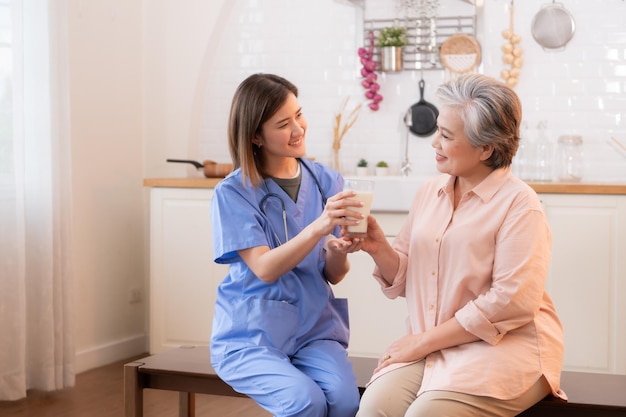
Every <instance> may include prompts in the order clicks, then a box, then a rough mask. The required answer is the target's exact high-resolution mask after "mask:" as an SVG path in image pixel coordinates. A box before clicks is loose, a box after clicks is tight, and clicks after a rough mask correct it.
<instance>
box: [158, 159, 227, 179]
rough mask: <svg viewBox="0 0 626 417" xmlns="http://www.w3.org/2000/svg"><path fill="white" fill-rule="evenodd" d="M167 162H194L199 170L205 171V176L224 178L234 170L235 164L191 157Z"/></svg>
mask: <svg viewBox="0 0 626 417" xmlns="http://www.w3.org/2000/svg"><path fill="white" fill-rule="evenodd" d="M167 162H180V163H184V164H192V165H193V166H195V167H196V168H198V169H199V170H200V169H201V170H202V171H203V172H204V176H205V177H207V178H224V177H225V176H226V175H228V174H229V173H230V172H231V171H232V170H233V164H218V163H217V162H214V161H204V163H200V162H198V161H192V160H189V159H168V160H167Z"/></svg>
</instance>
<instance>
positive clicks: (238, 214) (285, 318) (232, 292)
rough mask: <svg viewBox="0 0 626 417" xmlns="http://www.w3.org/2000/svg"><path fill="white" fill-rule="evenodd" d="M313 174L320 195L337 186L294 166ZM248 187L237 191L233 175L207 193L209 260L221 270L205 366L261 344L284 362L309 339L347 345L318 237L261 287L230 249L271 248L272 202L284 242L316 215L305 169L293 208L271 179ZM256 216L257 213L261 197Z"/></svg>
mask: <svg viewBox="0 0 626 417" xmlns="http://www.w3.org/2000/svg"><path fill="white" fill-rule="evenodd" d="M301 163H303V164H308V165H307V166H308V167H310V168H311V170H312V171H313V172H314V173H315V175H316V176H317V178H318V181H319V183H320V184H321V187H322V189H323V190H324V193H325V195H326V196H328V197H330V196H333V195H335V194H336V193H337V192H339V191H340V190H341V189H342V187H343V178H342V177H341V175H340V174H339V173H338V172H336V171H334V170H331V169H329V168H327V167H325V166H323V165H321V164H319V163H315V162H311V161H307V160H302V161H301ZM266 184H267V188H266V187H265V186H264V185H261V186H260V187H259V188H253V187H252V186H250V185H246V186H244V185H243V182H242V178H241V170H240V169H237V170H235V171H234V172H233V173H231V174H230V175H229V176H228V177H227V178H225V179H224V180H223V181H221V182H220V183H219V184H218V185H217V186H216V188H215V193H214V195H213V199H212V201H211V222H212V226H213V245H214V261H215V262H217V263H222V264H229V265H230V266H229V273H228V275H227V276H226V277H225V278H224V280H223V281H222V282H221V283H220V285H219V286H218V291H217V300H216V304H215V312H214V318H213V330H212V336H211V360H212V362H213V363H219V362H220V361H221V360H222V359H223V358H224V356H226V355H227V354H228V353H229V352H231V351H237V350H240V349H243V348H246V347H257V346H267V347H270V348H273V349H278V350H280V351H282V352H284V353H285V354H287V355H288V356H289V355H291V354H293V353H295V352H296V351H297V350H298V349H299V347H300V346H303V345H305V344H307V343H308V342H309V341H311V340H315V339H330V340H336V341H338V342H340V343H341V344H342V345H344V346H346V347H347V344H348V337H349V330H348V308H347V300H345V299H337V298H335V296H334V294H333V292H332V289H331V287H330V285H329V283H328V282H327V281H326V279H325V277H324V274H323V270H324V264H325V251H324V249H323V243H324V239H321V240H320V242H318V244H317V245H316V247H315V248H314V249H313V250H312V251H311V252H310V253H309V254H308V255H307V256H306V258H304V259H303V260H302V261H301V262H300V263H299V264H298V265H297V266H296V267H295V268H294V269H292V270H291V271H289V272H288V273H286V274H285V275H283V276H281V277H280V278H279V279H278V280H277V281H276V282H274V283H272V284H268V283H266V282H263V281H262V280H260V279H259V278H258V277H256V275H254V273H253V272H252V271H251V270H250V268H248V266H247V265H246V264H245V262H243V260H242V259H241V258H240V257H239V255H238V253H237V251H239V250H242V249H248V248H252V247H256V246H269V247H270V248H275V247H277V246H278V244H279V243H278V242H277V241H276V235H278V238H279V239H280V240H281V241H283V242H284V240H285V236H284V235H285V231H284V225H283V212H282V206H281V203H280V199H282V201H283V202H284V204H285V209H286V211H287V229H288V231H289V235H290V236H289V238H290V239H291V238H293V237H294V236H295V235H296V234H298V233H300V231H301V230H302V229H303V228H304V227H305V226H306V225H308V224H309V223H311V222H312V221H313V220H315V219H316V218H317V217H319V216H320V214H321V213H322V211H323V199H322V195H321V193H320V191H319V189H318V187H317V185H316V182H315V179H314V178H313V176H312V175H311V173H310V172H309V170H308V169H306V168H303V169H302V183H301V185H300V190H299V193H298V199H297V202H294V201H293V200H292V199H291V198H290V197H289V196H288V195H287V194H286V193H285V192H284V191H283V190H282V189H281V188H280V186H278V185H277V184H276V183H275V182H274V181H272V180H271V179H268V180H267V181H266ZM268 189H269V192H270V193H275V194H277V195H278V196H280V199H279V198H277V197H270V198H269V199H268V200H267V203H266V204H265V205H264V208H265V212H266V214H267V215H265V214H263V212H262V211H261V209H260V207H259V203H260V202H261V199H262V198H263V197H264V196H265V195H266V194H267V193H268Z"/></svg>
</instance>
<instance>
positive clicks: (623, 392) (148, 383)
mask: <svg viewBox="0 0 626 417" xmlns="http://www.w3.org/2000/svg"><path fill="white" fill-rule="evenodd" d="M350 361H351V362H352V366H353V369H354V372H355V375H356V379H357V383H358V385H359V387H360V388H359V389H360V391H361V392H363V390H364V386H365V384H366V383H367V381H368V380H369V377H370V375H371V374H372V370H373V369H374V367H375V366H376V359H373V358H363V357H351V358H350ZM562 385H563V389H564V390H565V392H566V393H567V394H568V397H569V399H570V401H569V402H567V403H565V402H562V401H559V400H557V399H555V398H552V397H546V399H544V400H542V401H540V402H539V403H538V404H536V405H535V406H533V407H532V408H531V409H529V410H527V411H525V412H524V413H522V414H521V415H520V416H523V417H543V416H551V417H555V416H557V417H558V416H572V417H583V416H590V417H626V376H623V375H605V374H587V373H580V372H563V375H562ZM146 388H152V389H162V390H170V391H178V392H179V416H180V417H193V416H195V394H196V393H198V394H212V395H225V396H234V397H245V395H242V394H240V393H238V392H235V391H234V390H233V389H232V388H231V387H230V386H229V385H228V384H226V383H225V382H224V381H222V380H221V379H220V378H219V377H218V376H217V375H216V374H215V371H214V370H213V367H212V366H211V364H210V362H209V348H208V347H206V346H197V347H194V346H183V347H180V348H176V349H171V350H168V351H165V352H162V353H158V354H156V355H152V356H148V357H145V358H142V359H139V360H136V361H134V362H130V363H127V364H125V365H124V408H125V416H126V417H143V390H144V389H146Z"/></svg>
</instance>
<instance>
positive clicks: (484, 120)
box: [437, 74, 522, 169]
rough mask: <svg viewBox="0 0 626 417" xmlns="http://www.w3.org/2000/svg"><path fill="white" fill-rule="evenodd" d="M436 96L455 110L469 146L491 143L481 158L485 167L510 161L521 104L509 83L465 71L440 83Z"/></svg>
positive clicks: (500, 165)
mask: <svg viewBox="0 0 626 417" xmlns="http://www.w3.org/2000/svg"><path fill="white" fill-rule="evenodd" d="M437 98H438V99H439V102H440V104H441V105H442V106H449V107H452V108H456V109H457V110H458V114H459V116H460V118H461V120H462V121H463V123H464V125H465V135H466V136H467V139H468V140H469V142H470V143H471V144H472V145H473V146H482V145H491V146H493V148H494V151H493V154H492V155H491V157H490V158H489V159H488V160H487V161H485V163H486V164H487V165H488V166H489V167H491V168H493V169H497V168H501V167H506V166H509V165H511V161H512V160H513V156H514V155H515V153H516V152H517V148H518V146H519V140H520V125H521V123H522V104H521V102H520V99H519V97H518V96H517V94H516V93H515V91H513V89H512V88H511V87H509V86H508V85H506V84H505V83H503V82H501V81H499V80H496V79H495V78H492V77H489V76H486V75H483V74H466V75H461V76H460V77H458V78H456V79H454V80H451V81H449V82H447V83H445V84H443V85H441V86H440V87H439V89H438V90H437Z"/></svg>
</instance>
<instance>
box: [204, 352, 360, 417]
mask: <svg viewBox="0 0 626 417" xmlns="http://www.w3.org/2000/svg"><path fill="white" fill-rule="evenodd" d="M216 370H217V372H218V375H219V376H220V378H222V379H223V380H224V381H226V382H227V383H228V384H229V385H230V386H232V387H233V389H235V391H238V392H241V393H243V394H246V395H248V396H249V397H250V398H252V399H253V400H255V401H256V402H257V403H258V404H259V405H260V406H261V407H263V408H264V409H266V410H267V411H268V412H270V413H272V414H274V415H275V416H280V417H288V416H299V417H354V415H355V414H356V412H357V410H358V408H359V400H360V397H359V390H358V387H357V385H356V378H355V376H354V372H353V370H352V364H351V363H350V361H349V360H348V358H347V353H346V350H345V349H344V348H343V346H341V345H340V344H339V343H337V342H334V341H331V340H317V341H313V342H311V343H309V344H307V345H306V346H304V347H303V348H301V349H300V350H298V351H297V352H296V353H295V354H294V355H293V356H292V357H291V358H290V357H288V356H287V355H285V353H283V352H281V351H278V350H275V349H272V348H268V347H265V346H258V347H249V348H244V349H242V350H239V351H237V352H234V353H232V354H230V355H228V356H227V357H226V358H225V359H224V360H223V361H222V362H221V363H220V364H219V365H218V366H217V367H216Z"/></svg>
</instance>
